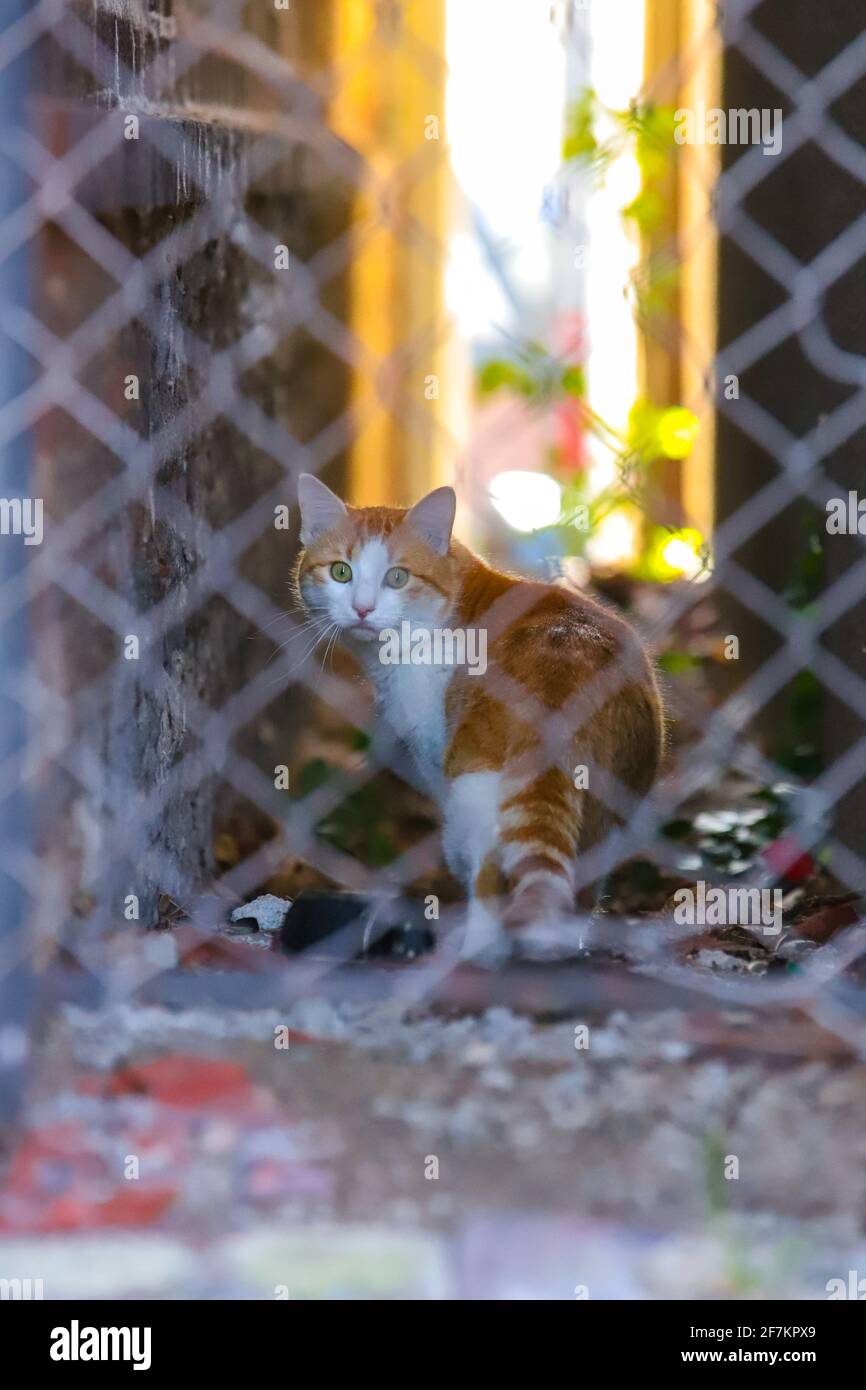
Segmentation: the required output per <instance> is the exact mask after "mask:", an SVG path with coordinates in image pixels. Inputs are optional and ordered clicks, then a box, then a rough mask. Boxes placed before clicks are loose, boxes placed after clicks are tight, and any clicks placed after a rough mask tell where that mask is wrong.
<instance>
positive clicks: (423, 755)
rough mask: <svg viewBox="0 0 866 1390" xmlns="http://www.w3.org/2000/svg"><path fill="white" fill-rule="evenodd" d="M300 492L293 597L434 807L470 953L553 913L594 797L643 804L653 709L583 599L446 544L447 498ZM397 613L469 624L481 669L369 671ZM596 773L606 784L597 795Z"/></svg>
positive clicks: (614, 634)
mask: <svg viewBox="0 0 866 1390" xmlns="http://www.w3.org/2000/svg"><path fill="white" fill-rule="evenodd" d="M299 495H300V501H301V510H302V532H301V534H302V541H303V542H304V549H303V550H302V552H301V554H300V557H299V560H298V564H297V568H296V574H295V583H296V587H297V592H298V594H299V596H300V598H301V601H302V602H303V603H304V604H305V605H306V607H307V608H308V609H309V610H310V612H311V613H313V614H315V613H316V612H322V613H323V614H324V615H325V616H326V617H328V618H330V619H331V620H332V621H334V622H336V623H337V624H338V626H339V628H340V633H341V637H342V640H344V641H345V642H346V644H347V645H350V646H351V647H352V648H353V650H354V651H355V652H356V654H357V655H358V656H359V658H360V659H361V661H362V664H364V666H365V669H366V670H367V673H368V675H369V676H370V678H371V680H372V681H373V684H374V686H375V688H376V693H377V700H378V708H379V713H380V715H381V717H382V718H383V720H384V721H385V722H386V723H389V724H391V726H392V727H393V729H394V730H395V731H396V733H397V734H398V736H399V737H401V738H402V739H403V741H404V742H405V743H406V744H407V745H408V747H409V748H410V749H411V751H412V752H413V754H414V756H415V760H416V764H417V766H418V768H419V772H420V773H421V775H422V776H423V777H424V779H425V781H426V782H427V785H428V786H429V787H430V789H431V791H432V792H433V794H434V795H435V796H436V797H437V799H438V801H439V803H440V805H441V808H442V813H443V845H444V849H445V854H446V858H447V859H448V862H449V864H450V866H451V868H452V869H453V870H455V871H456V872H457V873H458V874H459V875H460V876H461V877H462V879H463V881H464V883H465V884H466V888H467V893H468V895H469V897H470V900H471V902H472V904H473V908H474V909H476V916H475V920H476V923H480V924H481V925H480V926H479V927H478V928H477V930H475V938H477V941H476V940H474V939H473V940H472V941H470V943H469V951H468V953H470V954H471V953H473V951H474V950H475V947H476V945H477V948H478V950H479V951H480V952H481V953H482V954H483V953H484V951H485V950H487V946H486V945H485V940H486V939H487V938H490V939H493V937H494V936H495V923H494V919H495V921H496V922H502V923H504V925H505V927H532V926H533V925H534V924H535V923H537V922H539V921H541V920H543V919H550V918H551V917H554V916H556V917H560V918H561V917H563V916H568V914H569V913H571V912H572V911H573V907H574V898H575V865H576V862H577V859H578V855H579V853H580V852H582V851H586V850H587V849H588V848H590V847H591V846H592V845H594V844H596V843H598V841H599V840H600V839H601V838H602V837H603V836H604V835H605V834H606V832H607V831H608V830H609V829H610V828H611V827H612V826H613V825H615V824H616V823H617V820H618V819H619V817H618V815H617V812H616V810H615V809H613V808H612V807H611V805H610V804H609V802H610V800H611V799H615V798H616V796H617V795H619V796H620V797H622V796H624V797H625V801H626V803H627V802H628V799H629V797H631V798H632V799H633V798H634V797H636V796H637V797H640V796H642V795H644V794H645V793H646V792H647V791H648V790H649V788H650V786H651V785H652V782H653V780H654V778H655V776H656V772H657V769H658V765H659V760H660V756H661V751H662V745H663V719H662V708H661V701H660V698H659V693H658V688H657V684H656V680H655V677H654V673H653V670H652V666H651V664H650V662H649V660H648V658H647V656H646V654H645V652H644V651H643V649H642V647H641V644H640V642H639V640H638V638H637V637H636V635H635V634H634V632H633V631H632V630H631V628H630V627H629V626H628V624H627V623H626V622H625V621H624V620H623V619H622V618H620V617H618V616H617V615H615V614H613V613H611V612H609V611H608V610H607V609H606V608H605V607H603V606H602V605H601V604H599V603H598V602H596V601H594V600H593V599H591V598H589V597H588V596H586V595H585V594H577V593H574V592H571V591H569V590H566V589H563V588H560V587H557V586H556V585H552V584H545V583H540V582H536V581H533V580H527V579H524V578H521V577H519V576H517V575H512V574H504V573H502V572H500V571H499V570H496V569H493V568H491V567H490V566H489V565H487V564H485V562H484V561H483V560H481V559H479V558H478V557H477V556H476V555H473V554H472V553H471V552H470V551H469V550H468V549H467V548H466V547H465V546H463V545H461V544H460V543H459V542H458V541H456V540H453V539H452V538H451V525H452V523H453V516H454V496H453V493H452V491H451V489H450V488H440V489H437V491H436V492H434V493H431V494H429V496H428V497H427V498H423V499H422V501H421V502H420V503H418V504H416V506H415V507H414V508H412V509H410V510H409V511H408V512H407V511H404V510H402V509H398V508H391V507H365V508H349V507H345V506H344V504H343V503H342V502H340V501H339V499H338V498H336V497H335V496H334V494H333V493H330V492H329V490H328V489H326V488H324V486H323V485H322V484H321V483H319V482H318V481H317V480H316V479H308V480H306V481H305V480H303V479H302V480H301V485H300V488H299ZM335 561H342V562H344V563H345V564H346V565H348V566H349V567H350V568H351V571H352V578H351V581H350V582H349V583H347V584H342V585H341V584H337V583H336V582H335V581H334V580H333V578H332V577H331V575H330V566H331V565H332V564H334V562H335ZM394 566H397V567H399V568H401V569H403V570H405V571H407V572H408V580H407V582H406V583H405V586H404V587H401V588H399V589H396V590H395V589H393V588H389V587H388V581H387V579H385V578H384V576H385V575H388V574H390V573H391V572H392V570H391V567H394ZM371 603H372V607H370V605H371ZM359 612H366V617H365V618H364V619H363V620H362V625H361V626H360V627H353V625H352V624H353V622H357V615H358V613H359ZM403 619H407V620H408V621H409V622H410V623H412V624H413V629H414V628H416V627H422V626H424V625H425V624H426V625H428V626H436V625H438V626H439V627H447V628H450V629H452V630H457V629H464V630H465V629H478V630H479V631H480V630H483V631H484V632H485V634H486V641H487V667H486V670H485V671H484V673H483V674H472V673H470V671H469V670H467V669H465V668H462V667H455V668H453V669H451V670H449V671H438V672H434V671H431V670H430V669H429V668H424V667H414V666H406V667H401V668H393V667H392V668H388V667H384V666H382V664H381V660H380V659H379V648H380V643H381V639H379V640H377V638H378V632H379V631H381V630H382V629H383V628H386V629H387V628H389V627H396V626H399V622H400V621H401V620H403ZM368 626H369V628H370V631H369V632H368V631H367V628H368ZM581 766H586V767H588V769H589V774H588V775H589V786H588V788H585V787H584V786H583V785H582V783H581V779H580V777H579V776H578V777H577V779H576V769H577V768H579V767H581ZM605 771H607V772H609V773H610V774H613V777H614V778H615V779H616V783H615V787H614V791H613V794H612V796H611V795H608V796H607V797H603V796H602V795H601V789H602V788H601V780H602V779H603V778H604V773H605ZM576 780H577V783H578V785H575V782H576ZM594 785H595V788H596V792H594V791H593V787H594ZM617 788H618V789H619V790H618V791H617ZM615 804H616V805H617V806H618V807H619V808H620V809H622V808H623V805H624V803H623V801H622V800H620V801H619V802H615ZM471 922H472V918H471V916H470V928H471ZM471 930H474V929H472V928H471Z"/></svg>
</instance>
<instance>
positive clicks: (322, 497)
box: [298, 473, 348, 545]
mask: <svg viewBox="0 0 866 1390" xmlns="http://www.w3.org/2000/svg"><path fill="white" fill-rule="evenodd" d="M298 506H299V507H300V509H301V540H302V542H303V544H304V545H309V544H310V542H311V541H314V540H317V539H318V537H319V536H321V535H324V533H325V531H330V530H331V529H332V527H334V526H339V524H340V522H341V521H342V520H343V519H344V517H346V516H348V512H347V510H346V504H345V502H341V501H340V499H339V497H338V496H337V494H336V493H335V492H332V491H331V489H330V488H329V487H325V484H324V483H320V482H319V479H318V478H317V477H316V476H315V475H314V474H313V473H302V474H301V475H300V477H299V478H298Z"/></svg>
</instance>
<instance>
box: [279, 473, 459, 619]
mask: <svg viewBox="0 0 866 1390" xmlns="http://www.w3.org/2000/svg"><path fill="white" fill-rule="evenodd" d="M298 503H299V505H300V508H301V544H302V546H303V550H302V551H301V555H300V558H299V561H298V567H297V571H296V582H297V590H298V594H299V595H300V598H301V601H302V602H303V604H304V606H305V607H306V608H307V610H308V611H309V612H311V613H313V614H314V615H318V616H320V617H321V618H322V619H323V620H324V619H327V620H328V621H330V622H332V623H337V624H338V625H339V627H340V630H341V633H342V635H343V636H346V637H350V638H352V639H356V640H358V641H360V642H369V641H373V640H375V639H376V638H377V637H378V634H379V633H380V632H381V631H382V630H383V629H384V628H392V629H396V630H398V631H399V630H400V624H401V623H402V622H403V621H404V620H408V621H409V622H411V623H412V624H413V626H414V625H417V626H422V627H423V626H437V625H439V624H441V623H442V622H443V619H444V618H445V617H446V616H447V614H448V612H449V611H450V609H451V606H452V604H453V602H454V598H455V592H456V585H457V567H456V563H455V560H454V557H453V555H452V554H451V551H450V547H451V528H452V526H453V524H454V509H455V506H456V498H455V496H454V489H453V488H450V487H439V488H436V490H435V491H434V492H430V493H428V494H427V496H426V497H422V499H421V501H420V502H416V504H415V506H414V507H410V508H408V510H407V509H405V508H402V507H347V506H346V504H345V503H344V502H342V501H341V500H340V498H339V497H337V496H336V494H335V493H333V492H331V489H330V488H328V487H326V486H325V484H324V483H322V482H320V481H319V479H318V478H315V477H314V476H313V475H312V474H311V473H302V474H301V476H300V478H299V479H298Z"/></svg>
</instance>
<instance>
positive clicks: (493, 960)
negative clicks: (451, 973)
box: [460, 900, 513, 970]
mask: <svg viewBox="0 0 866 1390" xmlns="http://www.w3.org/2000/svg"><path fill="white" fill-rule="evenodd" d="M512 949H513V942H512V940H511V938H510V936H509V935H508V933H507V932H506V931H503V929H502V924H501V923H500V921H499V917H498V915H497V914H496V912H495V911H494V910H493V908H490V907H487V906H485V904H484V903H483V902H480V901H478V900H476V901H475V902H471V903H470V904H469V910H468V912H467V913H466V919H465V924H464V928H463V940H462V942H461V944H460V959H461V960H467V961H472V963H473V965H483V966H484V967H485V968H486V969H488V970H495V969H496V968H497V967H498V966H500V965H504V964H505V962H506V961H507V960H508V959H509V957H510V955H511V952H512Z"/></svg>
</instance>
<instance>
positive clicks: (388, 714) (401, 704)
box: [374, 665, 454, 791]
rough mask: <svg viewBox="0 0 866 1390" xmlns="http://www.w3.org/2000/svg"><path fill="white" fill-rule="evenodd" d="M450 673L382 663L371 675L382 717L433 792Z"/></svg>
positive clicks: (437, 777) (441, 751)
mask: <svg viewBox="0 0 866 1390" xmlns="http://www.w3.org/2000/svg"><path fill="white" fill-rule="evenodd" d="M453 675H454V668H453V667H451V666H441V665H440V666H382V667H380V668H379V670H378V671H377V672H376V674H375V677H374V681H375V686H376V695H377V700H378V704H379V713H380V715H381V717H382V718H383V719H384V720H385V722H386V723H387V724H389V725H390V726H391V728H392V729H393V730H394V733H395V734H396V735H397V737H398V738H400V739H401V740H402V741H403V742H404V743H405V744H406V745H407V746H408V747H409V748H410V749H411V751H412V754H413V755H414V758H415V761H416V763H417V764H418V767H419V770H420V771H421V772H422V773H423V775H424V777H425V779H426V780H427V782H428V783H429V784H430V786H431V789H435V790H436V791H438V783H439V782H440V780H441V777H442V762H443V758H444V756H445V745H446V740H447V730H446V725H445V692H446V690H447V687H448V682H449V681H450V680H451V678H452V676H453Z"/></svg>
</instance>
